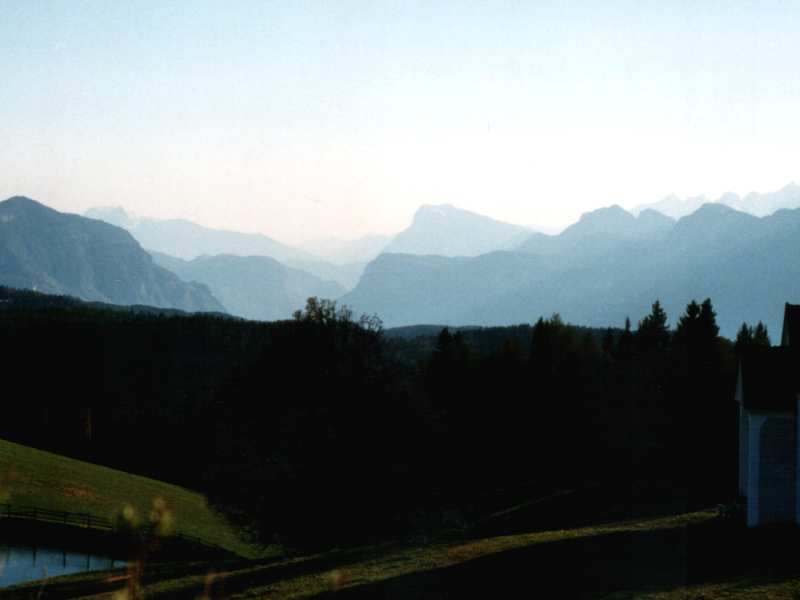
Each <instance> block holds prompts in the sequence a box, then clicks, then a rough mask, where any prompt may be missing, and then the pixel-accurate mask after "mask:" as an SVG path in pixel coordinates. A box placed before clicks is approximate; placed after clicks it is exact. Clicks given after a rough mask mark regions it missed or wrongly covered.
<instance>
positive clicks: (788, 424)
mask: <svg viewBox="0 0 800 600" xmlns="http://www.w3.org/2000/svg"><path fill="white" fill-rule="evenodd" d="M736 401H737V402H738V403H739V493H740V495H741V496H743V497H744V498H745V500H746V503H747V525H748V526H749V527H754V526H756V525H764V524H767V523H798V524H800V445H799V444H798V441H800V419H798V413H800V305H791V304H787V305H786V311H785V313H784V319H783V335H782V338H781V345H780V346H779V347H774V348H760V349H754V350H752V351H750V352H747V353H746V354H745V355H744V356H743V357H742V360H741V362H740V364H739V372H738V376H737V383H736Z"/></svg>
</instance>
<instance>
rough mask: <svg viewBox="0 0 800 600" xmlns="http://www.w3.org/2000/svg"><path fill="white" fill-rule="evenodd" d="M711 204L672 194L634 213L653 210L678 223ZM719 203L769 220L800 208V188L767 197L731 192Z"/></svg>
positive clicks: (792, 186)
mask: <svg viewBox="0 0 800 600" xmlns="http://www.w3.org/2000/svg"><path fill="white" fill-rule="evenodd" d="M710 202H711V200H710V199H708V198H706V197H705V196H695V197H692V198H679V197H678V196H676V195H674V194H672V195H670V196H667V197H666V198H663V199H662V200H659V201H658V202H653V203H651V204H640V205H639V206H637V207H635V208H634V209H633V210H632V211H631V212H633V214H639V213H640V212H641V211H643V210H646V209H652V210H657V211H658V212H660V213H662V214H664V215H667V216H669V217H672V218H674V219H680V218H681V217H685V216H687V215H690V214H692V213H693V212H694V211H696V210H697V209H698V208H700V207H701V206H702V205H703V204H708V203H710ZM715 203H716V204H722V205H724V206H729V207H730V208H735V209H736V210H739V211H742V212H746V213H749V214H751V215H754V216H756V217H766V216H769V215H771V214H772V213H774V212H775V211H777V210H780V209H782V208H800V185H797V184H796V183H794V182H792V183H790V184H789V185H787V186H785V187H783V188H781V189H780V190H778V191H775V192H768V193H765V194H759V193H757V192H750V193H749V194H747V195H746V196H744V197H742V196H739V195H737V194H734V193H733V192H728V193H726V194H723V195H722V196H720V197H719V198H718V199H717V200H716V201H715Z"/></svg>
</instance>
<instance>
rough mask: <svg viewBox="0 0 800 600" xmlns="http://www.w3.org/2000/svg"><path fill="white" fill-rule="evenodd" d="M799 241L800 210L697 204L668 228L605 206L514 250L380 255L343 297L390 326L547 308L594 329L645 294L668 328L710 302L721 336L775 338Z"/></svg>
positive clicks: (509, 319)
mask: <svg viewBox="0 0 800 600" xmlns="http://www.w3.org/2000/svg"><path fill="white" fill-rule="evenodd" d="M798 239H800V209H795V210H780V211H778V212H776V213H775V214H774V215H771V216H769V217H764V218H758V217H754V216H752V215H749V214H746V213H743V212H739V211H736V210H734V209H732V208H730V207H727V206H725V205H722V204H707V205H704V206H702V207H701V208H700V209H698V210H697V211H695V212H694V213H693V214H691V215H689V216H687V217H684V218H682V219H680V220H678V221H677V222H676V221H673V220H671V219H669V218H667V217H664V216H663V215H659V214H657V213H655V212H649V211H644V212H642V213H641V214H640V216H639V217H638V218H635V217H633V215H631V214H630V213H627V212H626V211H624V210H623V209H621V208H619V207H610V208H605V209H600V210H597V211H593V212H591V213H587V214H586V215H584V216H583V217H582V218H581V220H580V221H579V222H578V223H576V224H575V225H573V226H571V227H569V228H567V229H566V230H565V231H564V232H563V233H561V234H560V235H558V236H546V235H543V234H534V235H532V236H531V237H530V238H529V239H528V240H527V241H526V242H525V243H524V244H523V245H521V246H520V247H519V249H517V250H516V251H513V252H493V253H489V254H485V255H482V256H478V257H458V258H447V257H440V256H409V255H400V254H384V255H381V256H380V257H378V259H376V260H375V261H373V262H372V263H371V264H370V265H369V266H368V267H367V269H366V271H365V273H364V275H363V277H362V279H361V281H360V282H359V285H358V286H357V287H356V288H355V289H354V290H353V291H352V292H350V293H348V294H347V295H345V296H344V297H343V298H342V302H344V303H346V304H348V305H350V306H352V307H353V308H354V309H355V310H356V311H357V312H359V311H363V312H369V313H372V312H377V313H378V314H379V315H380V316H381V317H382V318H383V319H384V322H385V323H386V325H387V326H390V327H392V326H401V325H410V324H419V323H437V324H448V325H449V324H452V325H463V324H479V325H509V324H516V323H529V322H531V321H532V320H535V319H536V318H538V317H539V316H541V315H545V316H548V315H550V314H552V313H554V312H558V313H560V314H561V315H562V317H563V318H565V319H566V320H567V321H570V322H574V323H581V324H584V325H589V326H601V327H602V326H608V325H617V326H621V325H622V324H623V323H624V320H625V318H626V317H631V319H632V320H633V321H634V325H635V322H636V320H638V319H639V318H641V317H642V316H644V315H645V314H647V312H648V311H649V308H650V304H651V303H652V302H653V301H654V300H655V299H660V300H661V302H662V304H663V305H664V306H665V308H666V309H667V311H668V313H670V316H671V317H672V319H673V323H674V320H675V319H676V318H677V316H678V315H679V314H680V313H681V312H682V311H683V309H684V308H685V306H686V304H687V303H688V302H689V301H690V300H692V299H700V300H702V299H703V298H705V297H711V298H712V299H713V301H714V306H715V307H716V310H717V312H718V314H719V324H720V327H721V330H722V333H723V334H724V335H727V336H733V335H734V334H735V331H736V329H737V327H738V326H739V325H741V323H742V322H743V321H745V320H748V321H756V320H763V321H764V322H765V323H767V324H768V325H769V326H770V327H771V331H772V332H773V335H775V334H777V333H778V326H779V323H780V311H781V309H782V306H783V303H784V302H786V301H792V300H794V301H797V299H800V244H798V243H797V240H798Z"/></svg>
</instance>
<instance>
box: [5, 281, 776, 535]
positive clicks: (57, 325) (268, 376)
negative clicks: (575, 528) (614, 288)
mask: <svg viewBox="0 0 800 600" xmlns="http://www.w3.org/2000/svg"><path fill="white" fill-rule="evenodd" d="M0 307H2V308H1V309H0V341H2V343H3V345H4V347H6V348H13V352H11V353H9V354H8V358H7V359H6V362H5V363H4V374H5V380H4V383H5V385H6V387H7V389H8V390H16V391H15V392H13V393H9V394H6V396H5V397H4V399H5V402H6V406H7V411H6V417H5V418H4V419H3V421H2V423H1V424H0V436H2V437H7V438H9V439H13V440H16V441H20V442H24V443H27V444H30V445H34V446H38V447H42V448H46V449H50V450H55V451H57V452H61V453H64V454H68V455H72V456H76V457H80V458H85V459H88V460H90V461H92V462H97V463H102V464H107V465H110V466H114V467H118V468H122V469H125V470H128V471H133V472H137V473H140V474H145V475H149V476H154V477H159V478H161V479H165V480H168V481H174V482H177V483H181V484H183V485H187V486H190V487H193V488H195V489H198V490H201V491H204V492H206V493H207V494H208V495H209V497H210V498H211V499H212V500H213V502H215V503H216V504H217V505H218V506H220V507H223V508H224V510H225V511H226V512H227V513H228V514H229V515H231V516H232V517H233V518H235V519H237V520H239V521H241V522H243V523H245V524H246V525H248V526H250V527H251V528H252V530H253V531H255V532H257V534H258V535H259V536H260V537H261V539H263V540H266V541H271V540H273V539H280V540H283V541H288V542H289V543H291V544H296V545H306V546H325V545H330V544H344V543H349V542H354V541H365V540H370V539H381V538H385V537H386V536H393V535H404V536H405V535H409V534H410V532H415V531H427V530H430V529H435V528H436V527H438V526H441V525H442V524H450V525H452V524H453V523H461V524H462V525H464V526H467V525H469V524H470V523H475V522H476V519H478V518H479V516H480V515H481V514H486V512H487V511H490V510H491V509H492V507H493V506H495V505H496V504H498V503H499V500H498V498H499V497H500V496H502V498H503V503H504V505H507V502H508V499H509V498H513V497H515V495H517V496H518V497H520V498H530V497H531V495H532V494H534V493H538V494H540V495H541V494H544V493H546V492H547V491H548V490H550V491H556V490H559V489H583V488H586V487H591V486H597V485H606V486H610V489H613V490H614V494H616V495H618V498H617V500H618V502H620V503H622V505H623V506H624V505H625V503H630V502H636V501H639V500H641V499H642V498H643V497H645V496H647V494H655V493H656V492H655V491H654V490H663V489H664V486H667V487H669V488H671V489H672V490H673V493H674V495H675V497H676V498H679V499H682V501H683V502H685V503H687V504H688V505H691V506H701V505H707V503H709V502H721V501H725V500H729V499H730V498H732V497H733V496H734V495H735V486H734V478H733V474H734V473H735V451H734V449H735V432H736V420H735V409H734V407H735V404H734V403H733V400H732V394H733V382H734V377H733V374H734V347H733V345H732V344H731V343H730V342H728V341H727V340H725V339H723V338H720V337H718V331H717V326H716V315H715V312H714V309H713V306H712V304H711V302H710V301H706V302H703V303H702V304H696V303H692V304H690V305H689V306H687V307H686V309H685V311H684V312H683V314H681V315H672V316H671V320H672V321H673V322H676V327H675V328H674V329H672V330H671V329H669V328H668V327H667V318H668V316H667V315H666V314H664V312H663V310H662V309H661V307H660V305H659V304H658V303H656V304H655V305H654V306H653V307H652V310H651V312H650V314H648V315H643V316H642V317H643V318H642V320H641V322H640V323H638V326H637V325H634V326H633V327H632V328H630V329H618V330H597V329H583V328H578V327H574V326H571V325H568V324H565V323H563V322H562V320H561V319H560V318H559V317H558V316H553V317H552V318H549V319H544V320H539V321H538V322H536V323H534V324H532V325H527V326H519V327H513V328H493V329H486V330H484V329H474V330H469V331H464V332H458V331H457V332H454V333H451V332H450V331H448V330H446V329H444V330H441V331H438V332H437V334H436V335H435V336H431V335H428V334H426V335H422V336H418V337H405V338H403V337H400V336H391V337H389V336H386V335H384V334H383V333H382V331H381V329H380V326H379V322H378V321H377V320H376V319H374V318H371V319H366V318H363V319H357V318H355V316H354V315H352V313H350V312H349V311H348V310H347V309H345V308H342V307H337V306H335V305H334V304H333V303H330V302H328V301H318V300H316V299H312V300H311V301H309V303H308V305H307V307H306V309H305V310H304V311H302V312H298V314H297V315H296V317H295V319H293V320H290V321H281V322H276V323H269V324H267V323H253V322H246V321H238V320H235V319H231V318H227V317H214V316H190V315H181V314H165V313H155V314H147V313H142V312H132V311H125V310H117V309H114V310H112V309H107V308H102V307H100V308H97V307H92V306H89V305H86V304H83V303H80V302H77V301H74V300H60V299H58V298H52V297H46V296H42V295H39V294H34V293H31V292H18V291H13V290H8V289H2V290H0ZM762 337H763V336H762ZM754 343H756V342H754V341H753V340H752V338H748V337H747V336H743V337H742V339H741V340H740V345H752V344H754ZM758 343H764V340H763V339H760V341H759V342H758ZM740 349H741V348H740ZM659 493H663V492H659ZM577 516H578V515H576V517H577Z"/></svg>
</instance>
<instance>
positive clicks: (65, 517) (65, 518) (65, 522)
mask: <svg viewBox="0 0 800 600" xmlns="http://www.w3.org/2000/svg"><path fill="white" fill-rule="evenodd" d="M66 524H67V511H64V525H66Z"/></svg>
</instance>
